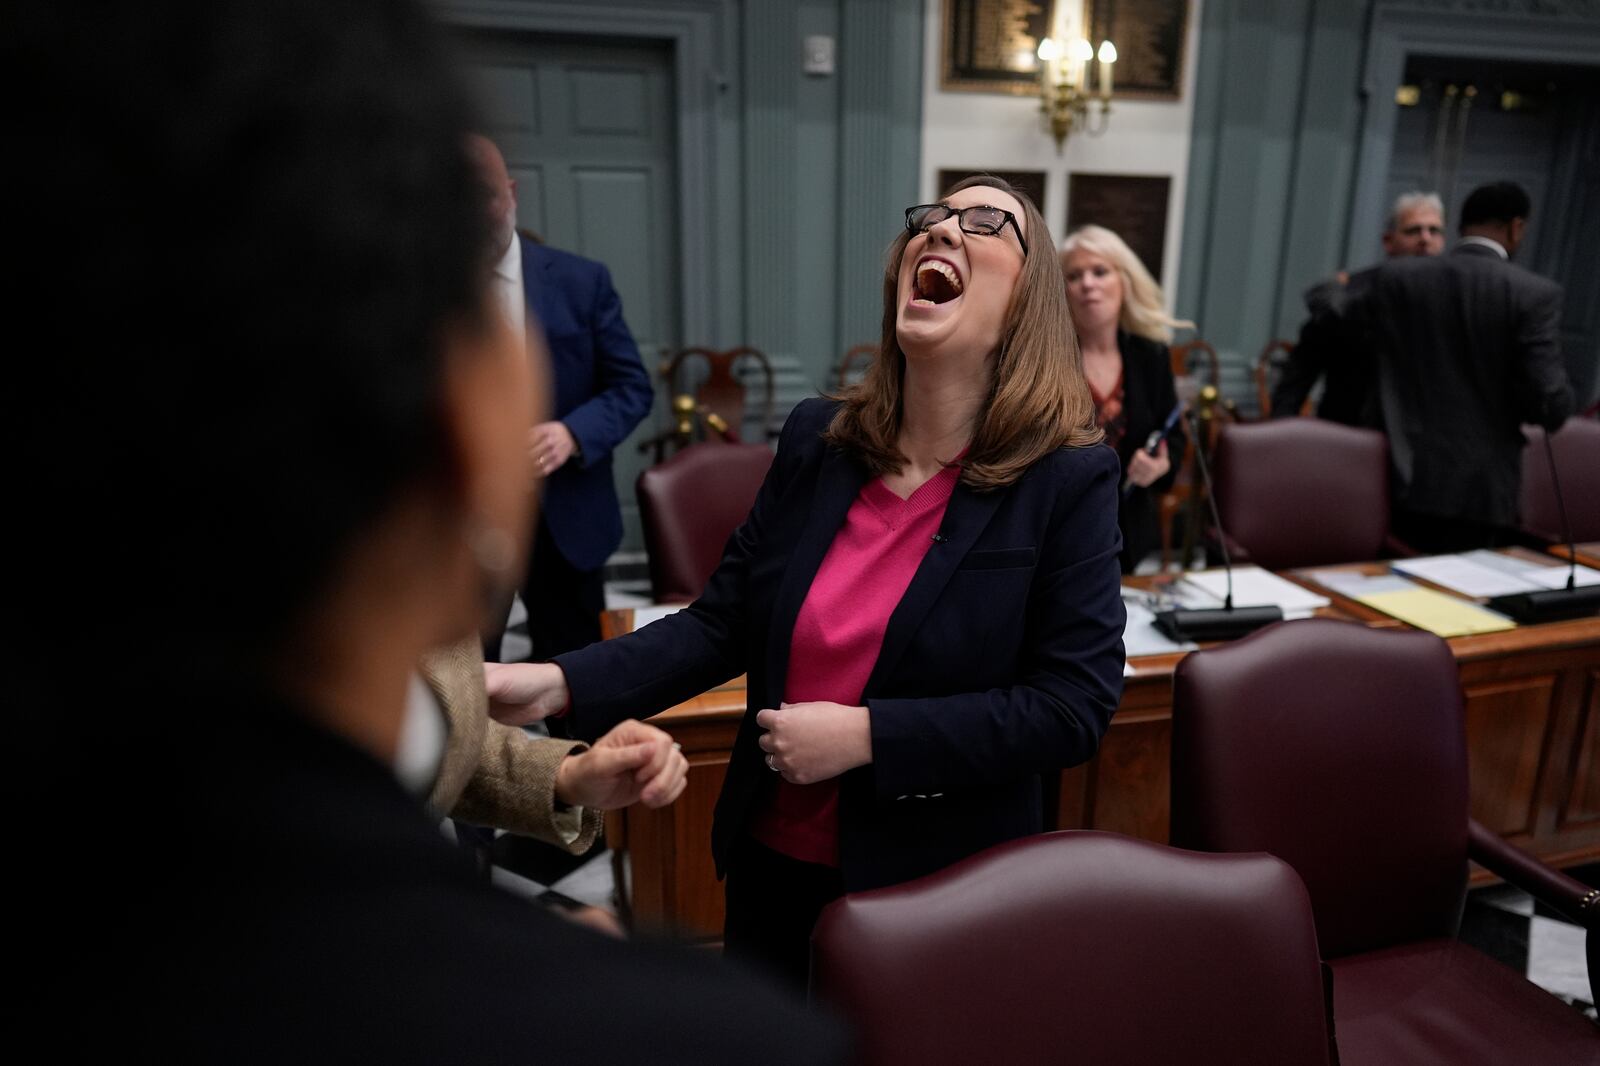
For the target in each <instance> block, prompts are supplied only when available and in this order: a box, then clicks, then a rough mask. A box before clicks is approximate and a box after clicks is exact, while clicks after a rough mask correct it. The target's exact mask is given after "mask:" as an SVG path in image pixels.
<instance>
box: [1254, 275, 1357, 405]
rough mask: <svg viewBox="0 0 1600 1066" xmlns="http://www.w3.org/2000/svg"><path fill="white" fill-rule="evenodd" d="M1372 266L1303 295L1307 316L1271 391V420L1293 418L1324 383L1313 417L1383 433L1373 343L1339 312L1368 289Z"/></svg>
mask: <svg viewBox="0 0 1600 1066" xmlns="http://www.w3.org/2000/svg"><path fill="white" fill-rule="evenodd" d="M1377 272H1378V268H1377V267H1368V268H1367V269H1366V270H1360V271H1357V272H1356V273H1354V274H1351V275H1350V280H1349V281H1348V282H1346V283H1345V284H1343V285H1340V284H1339V282H1338V281H1337V279H1335V280H1330V281H1325V282H1321V283H1319V284H1317V285H1314V286H1312V287H1311V288H1310V289H1307V290H1306V296H1305V300H1306V308H1307V309H1308V310H1309V311H1310V312H1311V317H1310V318H1308V319H1306V323H1305V325H1303V326H1301V327H1300V340H1299V342H1298V343H1296V344H1295V346H1294V351H1293V352H1291V353H1290V355H1289V361H1288V364H1287V365H1286V366H1285V367H1284V368H1283V376H1282V377H1281V378H1279V379H1278V385H1277V387H1276V388H1274V389H1273V390H1272V417H1273V418H1293V417H1294V416H1296V415H1298V414H1299V413H1300V406H1301V405H1302V404H1303V403H1305V401H1306V397H1307V396H1309V395H1311V390H1312V388H1313V387H1314V386H1315V385H1316V383H1317V379H1319V378H1321V379H1322V380H1323V386H1322V399H1321V400H1320V401H1319V402H1318V403H1317V417H1318V418H1325V419H1328V420H1329V421H1332V422H1342V423H1344V424H1345V425H1347V426H1361V427H1364V428H1367V429H1381V428H1383V420H1382V418H1381V417H1380V416H1379V414H1378V364H1377V358H1376V357H1375V356H1374V355H1373V345H1374V342H1373V339H1372V336H1371V334H1370V333H1368V332H1367V330H1365V329H1362V328H1358V327H1357V326H1356V324H1355V323H1354V322H1352V321H1351V320H1350V319H1349V318H1347V317H1345V316H1344V315H1343V314H1342V313H1341V311H1342V309H1343V307H1344V304H1345V302H1346V301H1347V300H1349V299H1350V298H1351V297H1353V296H1354V297H1359V296H1360V295H1361V294H1362V293H1364V292H1366V290H1367V287H1368V286H1369V285H1371V284H1372V279H1373V276H1374V275H1376V274H1377Z"/></svg>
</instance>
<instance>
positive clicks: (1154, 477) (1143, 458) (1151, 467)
mask: <svg viewBox="0 0 1600 1066" xmlns="http://www.w3.org/2000/svg"><path fill="white" fill-rule="evenodd" d="M1171 469H1172V460H1170V459H1168V458H1167V442H1166V439H1165V438H1163V439H1162V441H1161V443H1160V444H1158V445H1156V453H1155V454H1154V455H1151V454H1149V453H1148V452H1146V451H1145V450H1144V449H1143V448H1140V449H1139V450H1138V451H1136V452H1134V453H1133V458H1132V459H1129V460H1128V480H1129V481H1131V482H1133V483H1134V484H1135V485H1137V486H1139V487H1140V488H1141V489H1147V488H1149V487H1150V486H1151V485H1153V484H1155V483H1156V482H1157V481H1159V480H1160V479H1161V478H1162V477H1163V476H1165V474H1166V472H1167V471H1168V470H1171Z"/></svg>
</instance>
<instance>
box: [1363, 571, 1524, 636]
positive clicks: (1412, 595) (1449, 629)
mask: <svg viewBox="0 0 1600 1066" xmlns="http://www.w3.org/2000/svg"><path fill="white" fill-rule="evenodd" d="M1407 584H1410V582H1407ZM1355 599H1356V600H1357V602H1359V603H1364V604H1366V605H1367V606H1368V607H1372V608H1375V609H1377V610H1379V611H1382V612H1383V613H1384V614H1387V615H1392V616H1393V617H1395V618H1398V619H1400V621H1402V622H1404V623H1406V624H1407V625H1410V626H1415V627H1416V628H1418V629H1426V630H1427V631H1428V632H1430V633H1436V634H1438V635H1439V636H1441V637H1463V636H1466V635H1468V634H1471V633H1498V632H1500V631H1501V630H1503V629H1514V628H1516V623H1515V622H1513V621H1512V620H1511V619H1509V618H1506V617H1505V616H1504V615H1499V614H1495V613H1494V612H1493V611H1489V610H1485V609H1484V608H1482V607H1479V606H1478V605H1477V604H1475V603H1468V602H1467V601H1466V600H1458V599H1456V598H1455V597H1454V596H1447V595H1445V594H1444V593H1442V592H1436V591H1435V590H1433V589H1425V588H1422V587H1421V586H1420V585H1412V586H1411V587H1410V588H1405V589H1391V590H1388V591H1383V592H1369V593H1366V594H1365V595H1361V596H1357V597H1355Z"/></svg>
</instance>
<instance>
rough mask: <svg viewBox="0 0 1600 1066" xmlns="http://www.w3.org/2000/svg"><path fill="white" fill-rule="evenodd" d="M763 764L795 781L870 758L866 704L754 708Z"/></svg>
mask: <svg viewBox="0 0 1600 1066" xmlns="http://www.w3.org/2000/svg"><path fill="white" fill-rule="evenodd" d="M756 725H758V726H760V727H761V728H762V729H765V730H766V732H765V733H763V734H761V739H760V741H759V742H758V743H760V745H761V750H762V751H764V752H766V753H767V765H768V766H769V767H771V768H772V769H774V770H776V771H778V772H779V773H780V774H782V775H783V779H784V780H785V781H788V782H790V783H792V784H796V785H809V784H813V783H814V782H817V781H826V780H828V779H829V778H832V777H838V776H839V775H840V774H842V773H844V772H845V771H846V770H853V769H855V768H856V767H857V766H865V765H866V764H867V763H869V762H871V761H872V719H871V717H870V716H869V715H868V713H867V709H866V708H865V707H846V706H844V705H843V704H839V703H821V702H818V703H785V704H780V705H779V707H778V709H777V710H773V709H772V708H770V707H769V708H767V709H766V710H764V711H759V712H757V713H756Z"/></svg>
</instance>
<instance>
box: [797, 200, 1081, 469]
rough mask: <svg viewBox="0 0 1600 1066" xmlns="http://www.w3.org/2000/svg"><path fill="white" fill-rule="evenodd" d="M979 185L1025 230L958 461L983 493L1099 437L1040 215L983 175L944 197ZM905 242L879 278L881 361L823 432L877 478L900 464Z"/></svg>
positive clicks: (902, 239) (904, 238) (893, 248)
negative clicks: (1007, 199) (972, 424)
mask: <svg viewBox="0 0 1600 1066" xmlns="http://www.w3.org/2000/svg"><path fill="white" fill-rule="evenodd" d="M975 185H983V186H987V187H989V188H992V189H998V190H1000V191H1001V192H1003V193H1007V194H1009V195H1011V196H1013V197H1015V198H1016V199H1017V201H1018V202H1019V203H1021V204H1022V210H1023V214H1024V216H1025V217H1026V219H1027V230H1028V240H1027V245H1028V251H1027V253H1026V254H1025V255H1024V257H1023V262H1022V273H1021V275H1019V276H1018V278H1017V285H1016V289H1015V290H1014V291H1013V292H1012V294H1011V304H1010V307H1009V308H1008V309H1007V310H1006V321H1005V325H1004V326H1003V327H1002V329H1001V331H1000V344H999V346H998V348H997V349H996V351H995V357H994V367H993V371H992V374H991V377H990V379H989V394H988V396H987V397H985V399H984V403H983V407H982V409H981V410H980V411H979V412H978V421H977V426H976V428H975V429H974V431H973V434H972V443H971V444H970V445H969V446H968V448H967V453H966V455H965V456H964V457H963V458H962V459H961V462H960V465H961V482H962V484H964V485H966V486H968V487H969V488H973V489H979V490H984V489H997V488H1002V487H1004V486H1006V485H1010V484H1012V483H1013V482H1015V481H1016V480H1017V479H1018V478H1020V477H1021V476H1022V475H1023V472H1024V471H1026V470H1027V469H1028V467H1030V466H1031V465H1033V463H1034V462H1036V461H1037V460H1039V459H1041V458H1043V457H1044V456H1046V455H1048V454H1050V453H1051V452H1053V451H1055V450H1056V449H1057V448H1062V447H1083V446H1085V445H1090V444H1095V443H1098V442H1099V441H1100V440H1101V438H1102V436H1103V434H1102V433H1101V432H1100V428H1099V427H1098V426H1097V425H1096V424H1095V415H1094V401H1093V400H1092V399H1091V398H1090V396H1089V386H1088V383H1087V382H1086V381H1085V380H1084V376H1083V354H1082V352H1080V351H1079V349H1078V335H1077V333H1076V331H1075V330H1074V329H1073V328H1072V317H1071V313H1070V312H1069V311H1068V310H1067V291H1066V286H1065V285H1064V284H1063V282H1062V280H1061V263H1060V260H1059V259H1057V257H1056V251H1055V242H1054V241H1053V240H1052V239H1051V237H1050V229H1049V227H1048V226H1046V225H1045V221H1044V216H1042V215H1040V214H1039V209H1038V208H1037V207H1035V206H1034V204H1033V201H1032V200H1030V199H1028V197H1027V196H1026V195H1024V194H1023V193H1021V192H1019V191H1018V190H1017V189H1015V188H1013V187H1012V186H1011V185H1010V184H1009V183H1008V182H1006V181H1004V180H1002V179H1000V178H996V177H991V176H989V175H987V174H979V175H975V176H973V177H970V178H965V179H963V180H962V181H959V182H957V183H956V184H955V185H952V186H951V187H950V188H949V190H947V191H946V192H945V194H944V197H941V199H947V198H949V197H950V196H951V195H953V194H954V193H957V192H959V191H961V190H962V189H967V188H971V187H972V186H975ZM910 239H911V234H910V233H907V232H904V231H902V232H901V233H900V235H899V236H898V237H896V238H895V240H894V243H893V244H892V245H890V246H889V261H888V264H887V265H886V267H885V269H884V275H883V340H882V343H881V344H880V345H879V347H878V355H877V358H876V359H874V360H873V362H872V366H871V367H870V368H869V369H868V370H867V374H866V377H864V378H863V379H862V380H861V382H860V383H859V384H857V385H854V386H852V387H851V388H848V389H846V390H845V391H844V392H843V393H842V394H841V395H840V397H839V399H840V400H841V404H840V407H839V410H838V412H837V413H836V414H835V415H834V416H833V422H832V423H831V424H830V425H829V426H828V430H827V433H826V434H824V439H826V440H827V441H828V442H829V443H830V444H834V445H837V446H839V447H841V448H844V449H846V450H847V451H850V452H852V453H854V454H855V455H857V456H859V457H860V458H861V460H862V461H863V462H865V463H866V465H867V467H868V469H870V470H871V471H872V472H873V473H874V474H889V473H894V472H896V471H898V470H899V469H900V468H901V467H902V466H904V465H905V462H906V457H905V455H904V454H902V453H901V451H900V449H899V447H898V446H897V445H896V441H897V439H898V438H899V435H900V423H901V419H902V417H903V410H902V406H901V402H902V401H901V395H902V386H903V384H904V382H905V374H906V357H905V353H903V352H902V351H901V350H900V342H899V339H898V338H897V336H896V331H895V323H896V320H897V318H898V310H899V308H898V303H899V288H900V259H901V256H902V255H903V253H904V252H905V247H906V243H907V242H908V241H909V240H910Z"/></svg>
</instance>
